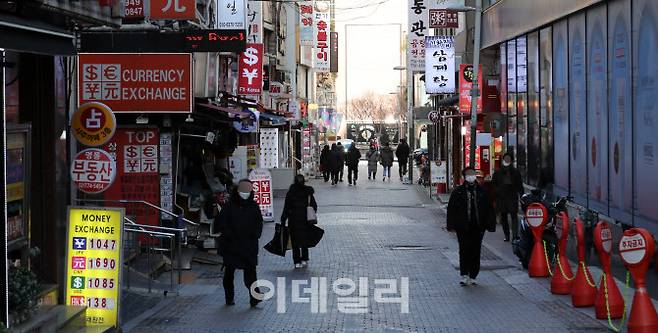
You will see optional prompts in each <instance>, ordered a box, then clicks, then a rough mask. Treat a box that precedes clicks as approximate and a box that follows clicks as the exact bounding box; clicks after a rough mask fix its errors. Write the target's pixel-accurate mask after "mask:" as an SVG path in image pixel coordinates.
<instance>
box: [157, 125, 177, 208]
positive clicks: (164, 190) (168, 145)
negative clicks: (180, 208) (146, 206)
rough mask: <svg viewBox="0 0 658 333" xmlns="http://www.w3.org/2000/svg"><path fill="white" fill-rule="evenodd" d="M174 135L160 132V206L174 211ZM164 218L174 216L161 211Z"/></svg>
mask: <svg viewBox="0 0 658 333" xmlns="http://www.w3.org/2000/svg"><path fill="white" fill-rule="evenodd" d="M172 142H173V135H172V134H171V133H160V167H159V169H160V207H162V209H164V210H167V211H170V212H173V211H174V178H173V150H172ZM160 215H161V217H162V219H163V220H172V219H173V216H171V215H169V214H166V213H164V212H163V213H161V214H160Z"/></svg>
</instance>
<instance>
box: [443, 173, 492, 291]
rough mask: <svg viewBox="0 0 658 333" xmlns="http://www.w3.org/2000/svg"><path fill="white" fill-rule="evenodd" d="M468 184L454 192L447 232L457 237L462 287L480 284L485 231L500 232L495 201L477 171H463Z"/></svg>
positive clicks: (451, 198) (449, 207)
mask: <svg viewBox="0 0 658 333" xmlns="http://www.w3.org/2000/svg"><path fill="white" fill-rule="evenodd" d="M462 175H463V176H464V179H465V181H464V183H463V184H462V185H460V186H458V187H457V188H455V190H454V191H453V192H452V194H451V195H450V200H449V201H448V217H447V226H446V229H447V230H448V231H450V232H456V233H457V241H458V243H459V271H460V275H461V279H460V281H459V283H460V284H461V285H462V286H465V285H475V284H477V282H476V278H477V276H478V273H479V272H480V251H481V248H482V238H483V237H484V233H485V231H489V232H495V231H496V217H495V213H494V211H493V205H492V202H491V198H490V197H489V195H488V194H487V193H486V191H485V190H484V189H483V188H482V187H481V186H480V184H478V182H477V174H476V172H475V169H473V168H472V167H467V168H465V169H464V171H462Z"/></svg>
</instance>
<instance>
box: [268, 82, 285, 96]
mask: <svg viewBox="0 0 658 333" xmlns="http://www.w3.org/2000/svg"><path fill="white" fill-rule="evenodd" d="M282 94H283V83H281V82H270V97H272V98H277V97H280V96H281V95H282Z"/></svg>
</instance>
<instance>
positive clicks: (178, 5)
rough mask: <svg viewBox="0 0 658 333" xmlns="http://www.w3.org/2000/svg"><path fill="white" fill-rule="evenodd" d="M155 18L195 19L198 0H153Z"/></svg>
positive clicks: (152, 10)
mask: <svg viewBox="0 0 658 333" xmlns="http://www.w3.org/2000/svg"><path fill="white" fill-rule="evenodd" d="M149 16H150V18H151V19H153V20H195V19H196V0H151V10H150V12H149Z"/></svg>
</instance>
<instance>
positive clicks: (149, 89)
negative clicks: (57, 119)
mask: <svg viewBox="0 0 658 333" xmlns="http://www.w3.org/2000/svg"><path fill="white" fill-rule="evenodd" d="M192 93H193V92H192V56H191V55H190V54H80V56H79V65H78V98H79V100H78V101H79V103H80V104H84V103H88V102H103V103H104V104H106V105H108V106H109V107H110V108H111V109H112V110H113V111H114V112H116V113H120V112H138V113H148V112H161V113H176V112H191V111H192Z"/></svg>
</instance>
